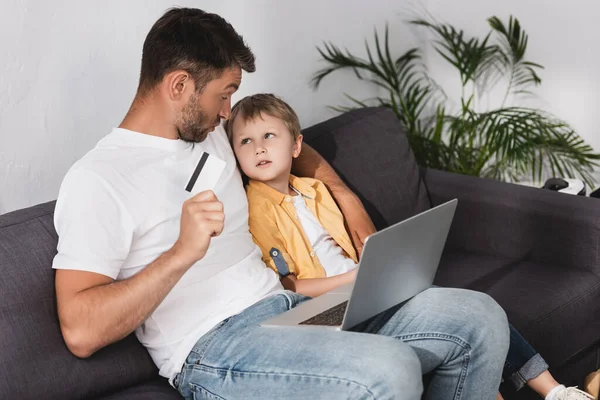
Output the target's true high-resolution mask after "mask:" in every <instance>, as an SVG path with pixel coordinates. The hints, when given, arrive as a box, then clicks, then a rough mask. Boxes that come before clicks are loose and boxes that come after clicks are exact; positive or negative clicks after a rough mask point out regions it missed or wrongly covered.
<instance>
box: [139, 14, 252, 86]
mask: <svg viewBox="0 0 600 400" xmlns="http://www.w3.org/2000/svg"><path fill="white" fill-rule="evenodd" d="M236 66H239V67H240V68H242V69H243V70H244V71H246V72H254V70H255V69H256V68H255V66H254V54H253V53H252V50H250V48H249V47H248V46H247V45H246V44H245V43H244V39H243V38H242V37H241V36H240V35H238V33H237V32H236V31H235V29H233V27H232V26H231V24H229V23H228V22H227V21H225V20H224V19H223V18H221V17H220V16H218V15H217V14H211V13H207V12H205V11H202V10H199V9H197V8H171V9H170V10H168V11H167V12H166V13H165V14H164V15H163V16H162V17H160V19H159V20H158V21H156V22H155V23H154V25H153V26H152V28H151V29H150V32H148V36H146V40H145V41H144V48H143V52H142V70H141V72H140V83H139V87H138V92H139V94H141V95H144V94H146V93H147V92H148V91H150V90H152V89H153V88H154V87H155V86H156V85H157V84H158V83H159V82H160V81H161V80H162V79H163V78H164V77H165V75H166V74H168V73H170V72H172V71H175V70H178V69H181V70H185V71H187V72H189V73H190V75H191V76H192V78H193V79H194V82H195V84H196V89H197V90H198V91H201V90H202V89H203V88H204V86H205V85H206V84H207V83H208V82H210V81H211V80H213V79H216V78H218V77H219V76H220V75H221V73H222V72H223V71H224V70H225V69H227V68H231V67H236Z"/></svg>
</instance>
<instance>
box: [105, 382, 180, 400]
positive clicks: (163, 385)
mask: <svg viewBox="0 0 600 400" xmlns="http://www.w3.org/2000/svg"><path fill="white" fill-rule="evenodd" d="M181 399H182V397H181V395H180V394H179V392H177V391H176V390H175V389H173V388H172V387H171V385H169V383H168V382H167V380H166V379H163V378H158V379H154V380H152V381H150V382H145V383H142V384H139V385H136V386H133V387H130V388H127V389H125V390H121V391H119V392H116V393H112V394H110V395H108V396H103V397H98V398H97V399H96V400H181Z"/></svg>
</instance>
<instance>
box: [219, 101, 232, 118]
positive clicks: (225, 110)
mask: <svg viewBox="0 0 600 400" xmlns="http://www.w3.org/2000/svg"><path fill="white" fill-rule="evenodd" d="M230 116H231V99H227V101H226V102H225V103H223V107H221V109H220V110H219V118H221V119H229V117H230Z"/></svg>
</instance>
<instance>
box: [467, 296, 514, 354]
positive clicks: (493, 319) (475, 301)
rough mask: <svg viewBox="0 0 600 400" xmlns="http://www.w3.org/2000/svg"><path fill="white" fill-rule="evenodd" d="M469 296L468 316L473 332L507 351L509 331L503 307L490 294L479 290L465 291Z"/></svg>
mask: <svg viewBox="0 0 600 400" xmlns="http://www.w3.org/2000/svg"><path fill="white" fill-rule="evenodd" d="M467 293H468V296H469V298H470V302H469V304H470V309H471V312H470V317H471V320H472V321H473V324H474V325H475V326H473V328H474V330H475V332H479V336H480V338H481V339H482V340H484V341H485V342H489V343H491V344H493V345H494V346H496V347H498V348H499V350H501V351H508V345H509V341H510V331H509V328H508V318H507V316H506V312H505V311H504V309H503V308H502V307H501V306H500V305H499V304H498V303H497V302H496V300H494V299H493V298H492V297H491V296H489V295H488V294H485V293H481V292H475V291H467Z"/></svg>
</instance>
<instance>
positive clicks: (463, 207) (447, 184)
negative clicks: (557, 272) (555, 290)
mask: <svg viewBox="0 0 600 400" xmlns="http://www.w3.org/2000/svg"><path fill="white" fill-rule="evenodd" d="M421 172H422V178H423V180H424V182H425V185H426V187H427V189H428V191H429V195H430V198H431V202H432V204H433V205H438V204H441V203H443V202H445V201H448V200H450V199H453V198H458V207H457V211H456V215H455V217H454V221H453V224H452V228H451V231H450V235H449V237H448V243H447V248H448V249H450V250H463V251H469V252H474V253H480V254H488V255H495V256H500V257H506V258H510V259H515V260H528V261H533V262H539V263H543V264H551V265H556V266H560V267H565V268H581V269H585V270H587V271H589V272H592V273H594V274H596V275H599V276H600V263H599V257H598V253H599V241H600V200H598V199H594V198H589V197H583V196H573V195H567V194H563V193H557V192H552V191H548V190H542V189H539V188H531V187H526V186H522V185H516V184H510V183H505V182H500V181H496V180H491V179H482V178H477V177H472V176H465V175H459V174H453V173H449V172H443V171H437V170H431V169H423V170H422V171H421Z"/></svg>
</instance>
